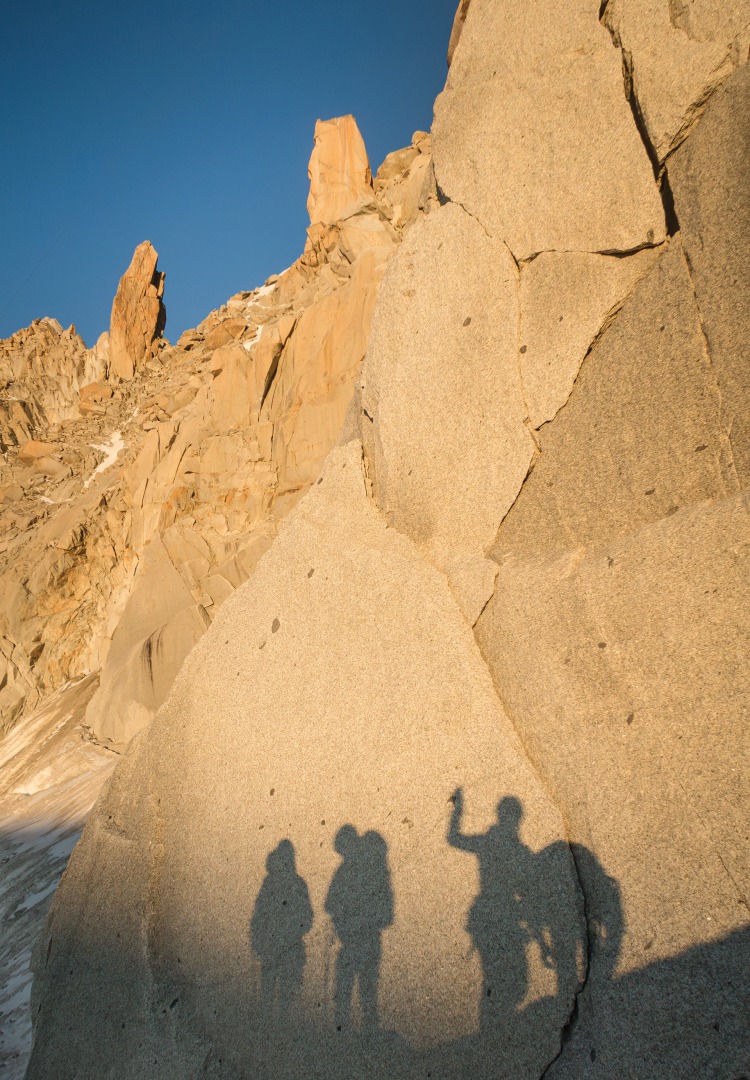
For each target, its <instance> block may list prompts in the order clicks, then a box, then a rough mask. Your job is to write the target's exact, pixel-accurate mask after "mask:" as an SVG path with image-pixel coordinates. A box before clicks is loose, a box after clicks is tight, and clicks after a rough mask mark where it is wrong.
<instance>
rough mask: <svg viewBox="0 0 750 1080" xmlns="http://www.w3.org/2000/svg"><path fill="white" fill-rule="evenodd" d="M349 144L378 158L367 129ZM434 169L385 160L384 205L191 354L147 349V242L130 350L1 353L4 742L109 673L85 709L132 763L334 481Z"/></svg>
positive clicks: (56, 330)
mask: <svg viewBox="0 0 750 1080" xmlns="http://www.w3.org/2000/svg"><path fill="white" fill-rule="evenodd" d="M322 127H323V130H328V128H331V129H332V130H338V125H337V122H336V121H330V122H326V123H325V124H323V125H322ZM342 129H343V130H344V131H345V132H346V133H347V138H348V139H349V141H350V143H352V144H356V145H359V144H361V136H360V135H359V132H358V131H357V128H356V124H355V123H354V120H353V118H351V117H348V118H344V122H343V128H342ZM363 153H364V151H363ZM314 156H315V155H314ZM365 158H366V155H365ZM429 161H430V149H429V136H427V135H425V133H423V132H422V133H420V132H418V133H417V134H416V135H415V139H414V145H413V146H411V147H408V148H406V149H405V150H404V151H401V152H396V153H395V154H394V155H390V157H389V159H387V162H386V167H385V169H384V170H383V171H382V173H381V176H380V179H379V181H378V184H377V191H375V190H373V188H372V185H370V187H369V195H368V197H367V198H366V199H359V200H355V201H354V203H353V204H351V205H349V206H348V208H347V209H346V211H344V216H343V217H341V218H340V219H338V220H335V221H332V222H330V223H328V224H323V223H321V222H317V223H316V224H314V225H311V226H310V228H309V230H308V236H307V240H306V245H305V250H304V252H303V254H302V255H301V257H300V258H299V259H298V260H297V261H296V262H295V263H294V264H293V266H291V267H290V268H289V269H288V270H287V271H285V272H284V273H283V274H281V275H277V276H274V277H272V278H270V279H269V280H268V282H267V283H266V284H265V285H264V286H262V287H261V288H259V289H255V290H252V291H248V292H244V293H238V294H237V295H236V296H234V297H232V298H231V299H230V300H229V301H228V302H227V304H225V305H224V306H223V307H222V308H220V309H218V310H217V311H214V312H211V313H210V314H209V315H208V316H207V317H206V319H204V320H203V322H202V323H201V324H200V325H199V326H198V327H196V328H195V329H194V330H190V331H187V332H186V333H185V334H183V336H182V338H181V339H180V341H179V342H178V343H177V344H176V345H174V346H172V345H170V344H169V343H168V342H167V341H166V340H165V339H163V338H156V339H154V340H153V341H150V339H149V335H150V334H151V333H152V331H153V327H154V325H155V324H154V322H153V320H154V319H157V321H158V305H160V304H161V299H160V296H158V295H154V296H150V295H149V289H151V291H152V292H154V291H155V292H156V293H160V291H161V288H162V285H163V275H160V274H159V272H158V271H156V270H155V266H156V253H155V252H154V251H153V248H152V247H151V246H150V245H149V244H142V245H140V246H139V248H138V249H137V252H136V256H135V257H134V260H133V264H132V266H131V269H130V270H129V271H128V274H126V275H125V277H124V278H123V281H122V283H121V286H120V289H119V290H118V294H117V298H116V300H115V304H114V310H115V311H116V312H119V314H118V315H117V319H115V322H114V324H113V328H112V332H111V334H110V335H103V336H102V338H101V339H100V340H99V341H98V342H97V344H96V346H95V347H94V348H93V349H86V347H85V345H84V343H83V341H82V340H81V339H80V338H79V337H78V336H77V335H76V333H75V328H70V329H69V330H67V331H63V330H62V329H61V327H60V326H59V324H57V323H56V322H54V320H49V319H47V320H40V321H39V322H38V323H35V324H33V325H32V326H31V327H29V328H28V329H27V330H24V331H19V332H18V334H15V335H14V336H13V337H12V338H10V339H8V340H7V341H6V342H3V343H2V344H1V345H0V365H2V372H3V374H4V376H5V383H6V386H5V391H4V392H3V394H2V396H0V439H2V440H3V448H4V450H5V458H4V459H3V461H2V463H0V497H1V498H2V500H3V502H2V505H3V515H2V520H1V521H0V525H1V526H2V536H0V596H1V597H2V601H3V602H2V615H0V655H1V656H2V659H1V660H0V665H1V666H0V672H1V673H2V675H1V677H0V678H1V681H0V727H2V729H3V730H5V729H7V728H9V727H10V726H12V725H13V724H14V723H15V722H16V721H17V720H18V719H19V718H20V717H21V716H23V715H26V714H28V713H29V712H30V711H31V710H32V709H34V708H35V707H36V706H37V705H38V704H39V702H40V701H42V700H44V698H45V697H46V696H47V695H49V694H50V693H52V692H53V691H55V690H57V689H59V688H60V687H61V686H62V685H63V684H65V683H66V682H68V681H70V680H75V679H79V678H81V677H84V676H88V675H90V674H98V673H101V684H100V686H99V688H98V690H97V692H96V693H95V695H94V697H93V700H92V701H91V703H90V705H89V707H88V713H87V720H88V723H89V724H90V726H91V728H92V729H93V731H94V733H95V736H96V738H97V739H99V740H101V741H102V742H103V743H104V744H105V745H107V746H109V747H114V748H117V749H124V747H125V746H126V745H127V743H128V741H129V739H130V738H131V736H132V735H133V734H134V732H135V731H136V730H137V729H138V728H139V727H140V726H142V725H143V724H144V723H147V722H148V720H150V718H151V717H152V716H153V714H154V712H155V711H156V709H157V708H158V706H159V705H160V704H161V702H162V701H163V700H164V697H165V696H166V693H167V691H168V689H169V686H170V685H171V682H172V680H173V678H174V676H175V674H176V672H177V670H178V669H179V666H180V664H181V663H182V661H183V659H184V657H185V656H186V655H187V653H188V652H189V651H190V649H191V647H192V646H193V645H194V643H195V642H196V640H197V639H198V637H200V635H201V634H202V633H203V631H204V630H205V629H206V627H207V626H209V625H210V623H211V621H212V620H213V617H214V615H215V613H216V612H217V611H218V609H219V607H220V606H221V604H222V603H223V602H224V600H225V599H226V598H227V597H228V596H230V595H231V593H232V592H233V591H234V589H236V588H237V587H238V586H239V585H240V584H241V583H242V582H243V581H244V580H245V579H246V578H247V577H248V575H249V574H250V572H251V571H252V569H253V567H254V565H255V563H256V562H257V561H258V559H259V557H260V556H261V554H262V553H263V551H265V549H266V548H267V547H268V545H269V544H270V543H271V541H272V539H273V537H274V536H275V533H276V531H277V527H278V523H279V521H280V520H281V519H282V518H283V517H284V515H285V514H286V513H288V511H289V510H290V509H291V508H292V507H293V505H294V504H295V503H296V502H297V501H298V500H299V498H300V497H301V495H302V494H304V492H305V491H306V490H307V487H308V486H309V485H310V484H311V483H312V482H313V481H314V480H315V479H317V477H318V475H319V474H320V469H321V466H322V463H323V460H324V459H325V456H326V454H327V453H328V451H329V450H330V449H331V447H332V446H333V444H334V443H335V441H336V439H337V437H338V434H339V431H340V430H341V426H342V424H343V420H344V416H345V414H346V410H347V408H348V405H349V402H350V399H351V397H352V394H353V392H354V384H355V381H356V379H357V377H358V375H359V371H360V366H361V362H362V358H363V357H364V354H365V350H366V348H367V341H368V335H369V326H370V318H371V314H372V310H373V307H374V304H375V299H376V296H377V292H378V288H379V284H380V281H381V278H382V276H383V272H384V269H385V266H386V263H387V261H388V259H389V257H390V256H391V254H392V253H393V252H394V251H395V250H396V248H397V247H398V244H399V242H400V239H401V236H402V233H403V231H404V229H405V228H406V227H407V226H408V225H409V224H410V222H412V221H413V220H414V219H415V218H416V216H417V215H418V214H419V212H420V211H419V209H418V201H419V192H420V191H421V185H422V183H423V179H424V174H425V171H426V168H427V165H428V163H429ZM349 202H350V203H351V200H349ZM154 275H156V278H158V281H157V283H156V284H153V281H152V279H153V278H154ZM149 283H150V284H149ZM139 298H140V299H139ZM142 301H143V303H142ZM152 301H153V303H152ZM156 301H158V304H157V303H156ZM144 305H145V307H144ZM144 310H150V311H151V322H150V323H149V325H150V326H151V327H152V329H151V330H149V331H148V332H145V331H144V330H143V327H144V325H145V322H144V320H145V318H146V316H145V315H144ZM118 320H119V323H118ZM117 325H120V331H118V330H117ZM118 335H119V336H118ZM136 339H137V340H136ZM138 341H140V342H141V345H139V346H138V348H139V349H140V350H141V351H140V352H138V353H136V352H135V351H134V349H135V346H134V345H133V342H136V344H137V342H138ZM123 345H124V346H126V347H127V349H129V350H130V351H129V352H127V356H130V357H131V359H133V361H134V362H133V364H132V365H131V366H132V372H131V374H132V375H133V377H132V378H127V379H125V381H117V380H115V381H112V380H110V381H107V379H106V373H107V370H108V366H109V371H110V374H112V371H113V370H115V369H117V370H118V371H119V374H120V377H122V373H123V370H124V369H123V367H122V365H120V367H119V368H117V365H118V363H119V361H118V360H117V357H118V356H122V355H125V354H124V353H123V351H122V347H123ZM127 349H126V351H127ZM149 350H150V351H149ZM136 356H137V357H138V359H137V360H136V359H135V358H136ZM123 363H124V361H123ZM127 370H128V371H130V367H128V368H127Z"/></svg>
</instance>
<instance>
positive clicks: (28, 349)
mask: <svg viewBox="0 0 750 1080" xmlns="http://www.w3.org/2000/svg"><path fill="white" fill-rule="evenodd" d="M105 371H106V366H105V364H104V362H103V358H102V356H101V350H100V349H87V348H86V345H85V343H84V341H83V339H82V338H81V337H80V336H79V335H78V334H77V333H76V328H75V326H69V327H68V329H67V330H63V328H62V327H61V326H60V323H59V322H58V321H57V319H37V320H36V321H35V322H33V323H32V324H31V326H27V327H26V328H25V329H24V330H18V331H17V332H16V333H15V334H13V336H12V337H9V338H6V339H5V340H4V341H0V385H1V386H2V389H0V453H3V454H7V453H9V452H10V453H12V452H13V450H14V448H16V447H18V446H20V445H21V444H22V443H24V442H28V441H29V440H30V439H35V438H36V437H37V436H42V435H43V434H44V433H45V432H46V431H47V429H48V428H49V427H52V426H53V425H55V424H59V423H61V422H62V421H64V420H69V419H70V418H71V417H74V416H77V415H78V400H79V391H80V390H81V388H82V387H83V386H85V385H86V384H87V383H91V382H93V381H94V380H96V379H98V378H101V377H102V376H103V375H104V373H105Z"/></svg>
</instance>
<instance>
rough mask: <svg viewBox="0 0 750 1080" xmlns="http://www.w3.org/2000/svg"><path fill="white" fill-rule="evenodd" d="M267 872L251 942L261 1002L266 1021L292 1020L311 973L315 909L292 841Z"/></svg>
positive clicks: (277, 851)
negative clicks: (308, 951) (308, 939)
mask: <svg viewBox="0 0 750 1080" xmlns="http://www.w3.org/2000/svg"><path fill="white" fill-rule="evenodd" d="M266 869H267V871H268V873H267V874H266V876H265V878H264V880H263V884H262V885H261V887H260V892H259V893H258V896H257V899H256V901H255V908H254V910H253V915H252V918H251V920H250V943H251V945H252V947H253V950H254V952H255V953H256V954H257V955H258V957H259V958H260V962H261V975H260V999H261V1009H262V1011H263V1013H264V1014H265V1017H266V1020H268V1021H271V1022H273V1021H287V1020H289V1019H292V1018H293V1017H294V1016H295V1015H296V1012H297V1011H298V1005H299V999H300V995H301V992H302V975H303V972H304V968H305V943H304V940H303V939H304V936H305V934H306V933H307V932H308V931H309V929H310V927H311V926H312V923H313V910H312V906H311V904H310V894H309V892H308V889H307V885H306V884H305V882H304V880H303V879H302V878H301V877H300V876H299V874H298V873H297V870H296V865H295V856H294V846H293V844H292V842H291V841H290V840H282V841H281V842H280V843H279V844H278V845H277V846H276V847H275V848H274V849H273V851H271V852H269V854H268V857H267V858H266Z"/></svg>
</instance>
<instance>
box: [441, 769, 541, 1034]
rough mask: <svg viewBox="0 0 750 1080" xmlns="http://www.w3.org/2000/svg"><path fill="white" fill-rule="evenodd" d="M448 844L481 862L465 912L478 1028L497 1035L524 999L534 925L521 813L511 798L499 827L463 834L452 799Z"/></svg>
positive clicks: (457, 803)
mask: <svg viewBox="0 0 750 1080" xmlns="http://www.w3.org/2000/svg"><path fill="white" fill-rule="evenodd" d="M451 801H452V802H453V810H452V813H451V818H450V824H449V826H448V843H449V844H450V845H451V847H454V848H457V849H458V850H459V851H467V852H470V853H471V854H473V855H476V856H477V859H478V860H479V893H478V895H477V897H476V898H475V900H474V902H473V903H472V905H471V908H470V909H469V914H468V918H467V922H466V930H467V931H468V933H469V935H470V936H471V940H472V943H473V945H474V948H475V949H476V950H477V952H478V953H479V958H480V961H481V964H482V993H481V1002H480V1010H479V1026H480V1032H481V1033H482V1034H483V1035H490V1034H493V1035H494V1034H496V1033H497V1032H498V1030H499V1029H500V1028H501V1027H507V1026H508V1024H509V1023H510V1022H511V1021H512V1018H513V1016H514V1014H515V1013H516V1011H517V1009H518V1007H519V1006H520V1004H521V1002H522V1001H523V1000H524V998H525V997H526V991H527V987H528V970H527V961H526V946H527V944H528V942H529V941H530V940H532V930H531V927H532V926H533V923H534V916H533V906H534V885H535V880H534V879H535V871H536V867H535V862H534V859H535V857H534V855H533V853H532V852H531V851H530V849H529V848H527V847H526V845H525V844H524V843H523V842H522V840H521V838H520V836H519V832H518V830H519V827H520V824H521V818H522V816H523V810H522V807H521V803H520V801H519V800H518V799H516V798H515V797H513V796H507V797H506V798H504V799H502V800H501V801H500V803H499V804H498V808H497V822H496V824H494V825H491V826H490V828H489V829H487V831H486V832H484V833H478V834H474V835H469V834H466V833H462V832H461V817H462V814H463V795H462V792H461V789H460V788H459V789H458V790H457V791H456V792H455V794H454V795H453V796H452V798H451Z"/></svg>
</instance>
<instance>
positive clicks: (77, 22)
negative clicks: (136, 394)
mask: <svg viewBox="0 0 750 1080" xmlns="http://www.w3.org/2000/svg"><path fill="white" fill-rule="evenodd" d="M456 4H457V0H378V2H375V3H373V2H365V0H318V2H313V0H278V2H277V3H276V4H273V3H271V2H269V0H263V2H257V0H244V2H240V0H214V2H209V0H203V2H201V0H182V2H180V3H178V2H175V0H151V2H149V3H145V2H143V0H117V2H116V3H115V2H114V0H89V2H84V0H69V2H63V0H40V2H36V3H35V2H34V0H28V2H27V3H22V2H21V0H13V2H11V0H8V2H7V3H6V4H4V5H3V14H2V20H0V25H1V26H2V34H1V35H0V38H1V40H0V137H1V140H2V142H1V144H0V145H2V165H1V167H0V198H1V203H0V205H1V206H2V215H1V217H0V337H7V336H9V335H10V334H12V333H13V331H14V330H17V329H18V328H19V327H22V326H26V325H28V323H30V322H31V321H32V319H34V318H38V317H40V316H42V315H52V316H54V317H56V318H57V319H59V320H60V322H61V323H62V324H63V325H64V326H67V325H68V324H69V323H71V322H73V323H75V324H76V327H77V329H78V331H79V333H81V334H82V335H83V337H84V339H85V341H86V344H87V345H93V344H94V341H95V340H96V338H97V337H98V335H99V334H100V333H101V332H102V330H106V329H107V328H108V325H109V315H110V310H111V306H112V298H113V296H114V293H115V289H116V288H117V282H118V280H119V278H120V276H121V274H122V273H123V272H124V270H125V269H126V267H127V265H128V263H129V262H130V257H131V255H132V252H133V249H134V248H135V246H136V244H138V243H140V241H141V240H151V242H152V243H153V244H154V246H155V247H156V250H157V251H158V252H159V268H160V269H161V270H165V271H166V274H167V279H166V288H165V300H166V305H167V328H166V335H167V337H168V338H169V339H170V340H171V341H175V340H176V338H177V337H178V336H179V334H180V333H181V332H182V330H184V329H186V328H187V327H189V326H194V325H195V323H197V322H199V321H200V319H201V318H203V316H204V315H205V314H207V312H208V311H210V310H211V309H212V308H214V307H217V306H218V305H219V304H221V303H223V302H224V301H225V300H226V299H227V298H228V297H229V296H231V295H232V293H235V292H238V291H239V290H241V289H251V288H254V287H255V286H256V285H259V284H261V282H262V281H263V279H264V278H266V277H268V275H269V274H272V273H275V272H277V271H278V270H281V269H283V268H284V267H286V266H288V265H289V263H291V262H292V261H293V260H294V259H295V258H296V257H297V256H298V255H299V254H300V252H301V251H302V247H303V244H304V239H305V234H304V230H305V227H306V225H307V224H308V218H307V214H306V210H305V201H306V198H307V186H308V184H307V161H308V158H309V156H310V150H311V147H312V134H313V127H314V124H315V120H316V118H317V117H322V118H328V117H332V116H338V115H341V114H343V113H350V112H351V113H354V115H355V116H356V118H357V122H358V124H359V126H360V130H361V131H362V134H363V136H364V139H365V143H366V145H367V149H368V152H369V155H370V161H371V164H372V166H373V171H374V170H375V169H376V168H377V166H378V165H379V164H380V162H381V160H382V159H383V157H385V155H386V154H387V153H388V152H389V151H390V150H395V149H397V148H398V147H400V146H405V145H407V144H408V143H409V141H410V139H411V135H412V132H413V131H414V130H415V129H416V128H423V129H426V128H429V126H430V122H431V119H432V103H433V101H434V98H435V96H436V95H437V94H438V93H439V91H440V90H441V89H442V86H443V83H444V81H445V75H446V70H447V69H446V60H445V53H446V48H447V44H448V37H449V34H450V27H451V23H452V20H453V14H454V11H455V8H456Z"/></svg>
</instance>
